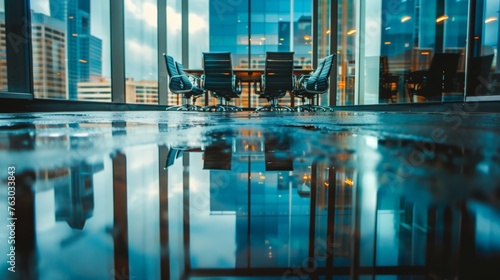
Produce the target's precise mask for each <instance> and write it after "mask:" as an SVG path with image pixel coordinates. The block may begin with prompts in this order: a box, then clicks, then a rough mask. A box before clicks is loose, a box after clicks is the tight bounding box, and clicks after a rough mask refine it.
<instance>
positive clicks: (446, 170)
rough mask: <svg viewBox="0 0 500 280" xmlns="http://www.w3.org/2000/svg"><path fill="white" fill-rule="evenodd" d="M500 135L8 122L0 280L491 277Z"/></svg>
mask: <svg viewBox="0 0 500 280" xmlns="http://www.w3.org/2000/svg"><path fill="white" fill-rule="evenodd" d="M499 123H500V117H498V116H495V115H493V116H492V115H482V114H459V113H457V112H447V113H442V114H437V113H436V114H412V113H359V112H358V113H352V112H351V113H347V112H335V113H329V114H267V113H260V114H255V113H247V112H243V113H236V114H222V113H221V114H199V113H178V112H168V113H167V112H113V113H109V112H106V113H105V112H92V113H74V114H67V113H58V114H57V113H53V114H12V115H11V114H9V115H7V114H5V115H0V158H1V166H0V168H1V169H0V171H1V172H2V174H1V175H0V179H1V180H0V181H1V184H2V185H3V186H4V187H3V188H0V189H2V190H3V191H1V192H0V218H1V220H2V221H3V224H4V225H3V226H2V227H0V244H2V245H1V246H0V249H1V252H0V256H2V257H0V261H1V262H0V268H1V272H0V277H1V278H2V279H50V280H54V279H205V280H206V279H260V280H266V279H333V277H335V279H351V278H353V279H375V278H376V279H455V278H457V277H458V278H460V279H492V278H494V277H498V275H500V274H499V273H500V271H499V270H500V269H499V266H498V263H500V238H499V236H500V183H499V182H500V141H498V139H499V135H500V127H499V126H498V124H499Z"/></svg>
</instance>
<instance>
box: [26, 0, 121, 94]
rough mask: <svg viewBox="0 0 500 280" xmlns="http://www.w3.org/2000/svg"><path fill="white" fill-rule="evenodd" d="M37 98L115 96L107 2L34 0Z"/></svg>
mask: <svg viewBox="0 0 500 280" xmlns="http://www.w3.org/2000/svg"><path fill="white" fill-rule="evenodd" d="M31 20H32V21H31V29H32V50H33V81H34V85H33V87H34V97H35V98H52V99H70V100H87V101H105V102H110V101H111V83H110V40H109V38H110V35H109V34H110V33H109V26H110V22H109V2H106V1H96V0H78V1H69V0H50V1H35V0H33V1H31Z"/></svg>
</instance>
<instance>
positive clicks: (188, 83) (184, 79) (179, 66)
mask: <svg viewBox="0 0 500 280" xmlns="http://www.w3.org/2000/svg"><path fill="white" fill-rule="evenodd" d="M175 66H176V68H177V73H179V75H180V76H181V81H182V83H183V84H184V86H185V87H188V88H190V87H192V85H193V84H192V83H191V81H190V80H189V78H188V75H187V74H186V72H184V66H182V63H180V62H178V61H176V62H175Z"/></svg>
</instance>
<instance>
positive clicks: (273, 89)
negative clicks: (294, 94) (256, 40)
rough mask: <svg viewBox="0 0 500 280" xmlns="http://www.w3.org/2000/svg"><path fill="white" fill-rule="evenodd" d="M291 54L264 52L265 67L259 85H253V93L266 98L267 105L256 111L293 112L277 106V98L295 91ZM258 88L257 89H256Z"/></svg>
mask: <svg viewBox="0 0 500 280" xmlns="http://www.w3.org/2000/svg"><path fill="white" fill-rule="evenodd" d="M293 54H294V53H293V52H266V65H265V68H264V74H263V75H262V77H261V81H260V83H256V84H255V92H256V93H257V94H259V95H260V97H263V98H266V99H267V100H268V101H269V105H267V106H263V107H259V108H257V109H256V111H293V108H292V107H289V106H284V105H279V104H278V100H279V98H281V97H283V96H285V94H286V93H287V92H291V91H293V90H294V89H295V82H296V77H295V76H294V75H293ZM257 87H259V88H257Z"/></svg>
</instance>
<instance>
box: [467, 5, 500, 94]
mask: <svg viewBox="0 0 500 280" xmlns="http://www.w3.org/2000/svg"><path fill="white" fill-rule="evenodd" d="M472 9H473V10H474V19H475V20H474V23H475V25H474V29H473V34H472V36H471V39H472V40H473V44H472V49H471V50H470V51H469V55H470V57H471V58H470V60H469V63H468V64H467V70H468V73H469V74H470V75H468V76H467V87H466V88H467V96H466V97H467V99H466V100H467V101H480V100H500V73H499V71H498V67H497V66H498V65H499V62H500V59H499V56H498V48H499V47H498V45H499V42H500V37H499V34H498V32H499V25H500V22H499V20H498V16H499V15H498V14H499V11H500V1H498V0H479V1H476V6H475V7H472Z"/></svg>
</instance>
